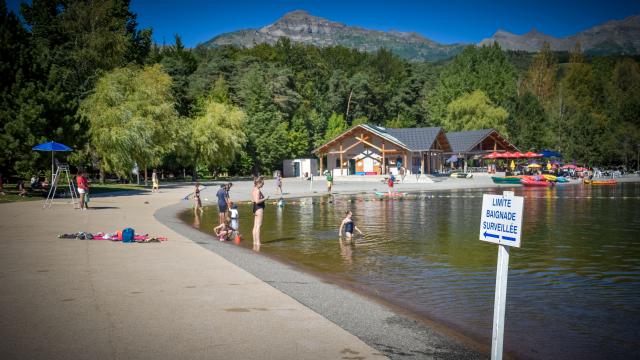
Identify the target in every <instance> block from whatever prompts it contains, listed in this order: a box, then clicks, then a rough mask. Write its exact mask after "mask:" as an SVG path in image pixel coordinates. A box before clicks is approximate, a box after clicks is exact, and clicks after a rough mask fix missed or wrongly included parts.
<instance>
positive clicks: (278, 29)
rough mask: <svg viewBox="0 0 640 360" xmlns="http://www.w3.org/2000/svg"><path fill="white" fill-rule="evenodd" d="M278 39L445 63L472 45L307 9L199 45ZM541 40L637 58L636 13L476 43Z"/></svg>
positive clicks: (534, 44) (520, 45) (525, 44)
mask: <svg viewBox="0 0 640 360" xmlns="http://www.w3.org/2000/svg"><path fill="white" fill-rule="evenodd" d="M282 37H287V38H289V39H291V41H292V42H296V43H303V44H311V45H315V46H321V47H323V46H335V45H342V46H345V47H349V48H356V49H358V50H362V51H368V52H371V51H376V50H378V49H380V48H386V49H388V50H390V51H391V52H393V53H395V54H396V55H398V56H400V57H403V58H405V59H408V60H418V61H439V60H446V59H449V58H451V57H454V56H455V55H457V54H458V53H459V52H460V51H462V49H463V48H464V47H465V46H469V45H473V44H463V43H454V44H443V43H439V42H437V41H434V40H432V39H429V38H426V37H424V36H423V35H421V34H419V33H417V32H403V31H398V30H393V29H391V30H388V31H382V30H372V29H366V28H363V27H359V26H349V25H346V24H344V23H341V22H336V21H331V20H328V19H325V18H322V17H318V16H314V15H311V14H309V13H308V12H307V11H305V10H294V11H291V12H288V13H286V14H284V15H283V16H282V17H280V18H279V19H277V20H276V21H275V22H273V23H272V24H269V25H266V26H263V27H261V28H258V29H241V30H237V31H232V32H228V33H223V34H220V35H217V36H215V37H214V38H212V39H210V40H208V41H206V42H204V43H201V44H199V45H198V46H205V47H217V46H222V45H236V46H240V47H253V46H255V45H257V44H262V43H266V44H275V43H276V42H277V41H278V39H280V38H282ZM545 42H547V43H549V44H550V46H551V49H552V50H554V51H569V50H571V49H572V48H573V47H575V45H576V43H580V45H581V48H582V50H583V51H585V52H586V53H591V54H600V55H602V54H625V55H629V54H631V55H635V54H640V15H632V16H629V17H627V18H625V19H622V20H610V21H607V22H605V23H602V24H599V25H596V26H593V27H591V28H588V29H586V30H584V31H581V32H579V33H577V34H574V35H571V36H567V37H562V38H557V37H554V36H551V35H548V34H544V33H543V32H540V31H539V30H538V29H536V28H532V29H531V30H530V31H529V32H527V33H525V34H523V35H516V34H513V33H511V32H509V31H507V30H504V29H498V30H497V31H496V32H495V33H494V34H493V35H492V36H491V37H490V38H486V39H483V40H482V41H480V42H479V43H478V44H476V45H478V46H484V45H490V44H493V43H498V44H499V45H500V46H501V47H502V48H503V49H505V50H521V51H527V52H537V51H539V50H540V49H541V48H542V45H543V44H544V43H545Z"/></svg>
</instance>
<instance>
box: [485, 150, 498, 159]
mask: <svg viewBox="0 0 640 360" xmlns="http://www.w3.org/2000/svg"><path fill="white" fill-rule="evenodd" d="M500 155H501V154H499V153H497V152H495V151H494V152H492V153H491V154H487V155H485V156H484V158H485V159H497V158H499V157H500Z"/></svg>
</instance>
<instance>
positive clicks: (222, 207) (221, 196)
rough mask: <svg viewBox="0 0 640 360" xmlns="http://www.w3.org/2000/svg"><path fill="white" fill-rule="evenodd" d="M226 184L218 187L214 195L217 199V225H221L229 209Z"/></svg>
mask: <svg viewBox="0 0 640 360" xmlns="http://www.w3.org/2000/svg"><path fill="white" fill-rule="evenodd" d="M227 186H228V185H227V184H224V185H220V189H218V192H217V193H216V197H217V198H218V211H219V213H218V220H219V224H223V223H224V220H225V217H226V215H227V210H228V209H229V192H228V191H227Z"/></svg>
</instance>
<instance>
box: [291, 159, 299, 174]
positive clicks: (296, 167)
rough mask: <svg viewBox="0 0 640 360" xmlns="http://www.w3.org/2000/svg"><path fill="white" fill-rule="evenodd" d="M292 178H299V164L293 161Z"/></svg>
mask: <svg viewBox="0 0 640 360" xmlns="http://www.w3.org/2000/svg"><path fill="white" fill-rule="evenodd" d="M293 177H300V162H299V161H295V162H294V163H293Z"/></svg>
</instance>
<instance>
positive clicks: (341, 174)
mask: <svg viewBox="0 0 640 360" xmlns="http://www.w3.org/2000/svg"><path fill="white" fill-rule="evenodd" d="M340 176H344V174H343V173H342V142H340Z"/></svg>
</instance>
